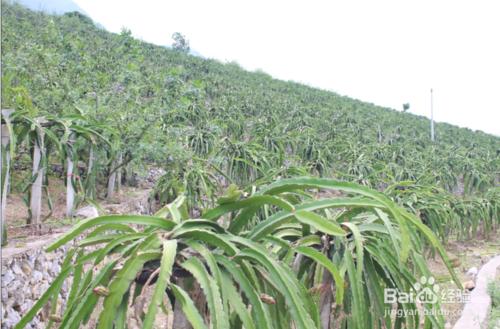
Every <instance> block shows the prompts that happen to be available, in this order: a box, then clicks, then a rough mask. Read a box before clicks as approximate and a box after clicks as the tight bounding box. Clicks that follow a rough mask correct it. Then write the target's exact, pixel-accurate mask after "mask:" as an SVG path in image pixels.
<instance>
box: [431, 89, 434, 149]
mask: <svg viewBox="0 0 500 329" xmlns="http://www.w3.org/2000/svg"><path fill="white" fill-rule="evenodd" d="M432 96H433V95H432V88H431V140H432V141H433V142H434V104H433V99H432Z"/></svg>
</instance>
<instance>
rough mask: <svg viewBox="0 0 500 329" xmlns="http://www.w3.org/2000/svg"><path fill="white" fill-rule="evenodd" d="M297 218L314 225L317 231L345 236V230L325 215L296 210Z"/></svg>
mask: <svg viewBox="0 0 500 329" xmlns="http://www.w3.org/2000/svg"><path fill="white" fill-rule="evenodd" d="M295 218H297V220H298V221H299V222H301V223H302V224H305V225H310V226H311V227H314V228H315V229H316V230H317V231H319V232H322V233H326V234H329V235H333V236H345V235H346V233H345V232H344V230H343V229H342V228H341V227H340V225H338V224H337V223H336V222H334V221H330V220H328V219H326V218H325V217H323V216H320V215H318V214H315V213H313V212H311V211H306V210H299V211H297V212H295Z"/></svg>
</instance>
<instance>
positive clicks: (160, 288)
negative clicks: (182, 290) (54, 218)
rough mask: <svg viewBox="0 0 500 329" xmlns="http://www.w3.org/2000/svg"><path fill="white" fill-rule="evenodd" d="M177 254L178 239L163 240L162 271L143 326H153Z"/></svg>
mask: <svg viewBox="0 0 500 329" xmlns="http://www.w3.org/2000/svg"><path fill="white" fill-rule="evenodd" d="M176 254H177V241H176V240H167V241H165V242H163V255H162V258H161V265H160V273H158V280H157V281H156V285H155V290H154V293H153V296H152V297H151V301H150V304H149V308H148V312H147V313H146V317H145V318H144V322H143V324H142V327H143V328H144V329H146V328H153V325H154V320H155V317H156V312H157V310H158V307H159V306H160V304H161V303H162V301H163V297H164V295H165V289H166V288H167V284H168V282H169V281H170V276H171V275H172V267H173V265H174V261H175V256H176Z"/></svg>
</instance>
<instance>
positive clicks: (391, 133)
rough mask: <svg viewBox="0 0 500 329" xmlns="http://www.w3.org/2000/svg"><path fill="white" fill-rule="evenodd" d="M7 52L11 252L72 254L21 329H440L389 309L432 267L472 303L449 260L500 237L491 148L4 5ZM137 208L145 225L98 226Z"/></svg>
mask: <svg viewBox="0 0 500 329" xmlns="http://www.w3.org/2000/svg"><path fill="white" fill-rule="evenodd" d="M1 38H2V48H1V52H2V63H1V65H2V182H3V183H2V214H4V213H6V214H9V216H7V217H5V216H2V227H3V230H2V233H3V234H2V245H3V246H4V247H9V246H13V245H15V244H16V243H19V238H20V237H24V240H23V241H31V240H36V239H38V237H39V236H40V235H43V234H47V233H48V232H49V231H52V230H55V229H56V228H57V229H59V230H62V231H61V232H63V233H62V235H60V236H59V237H58V239H57V240H55V241H53V243H52V244H51V245H50V246H48V248H47V251H48V252H50V251H54V250H56V249H58V248H60V247H62V246H64V245H67V246H69V249H68V250H69V251H68V252H67V253H66V258H65V259H64V261H63V262H62V265H61V269H60V272H59V273H58V275H57V276H56V277H55V279H54V280H53V281H52V282H51V284H50V287H49V288H48V289H47V290H46V291H45V292H44V294H42V295H41V296H40V297H39V298H38V299H37V301H36V302H35V303H33V305H30V306H29V308H28V309H29V310H28V309H26V310H25V311H24V312H21V311H19V312H21V313H22V314H21V313H20V317H21V316H22V319H21V318H20V319H18V320H19V321H18V322H17V324H16V325H15V328H24V327H27V328H28V327H30V325H29V324H30V323H34V322H33V321H42V320H43V321H42V322H44V323H45V324H47V325H48V326H51V327H52V328H83V327H84V324H85V325H87V327H89V328H94V327H95V328H179V329H184V328H217V329H219V328H221V329H226V328H227V329H229V328H231V329H233V328H245V329H252V328H258V329H261V328H283V329H285V328H286V329H290V328H296V329H311V328H349V329H351V328H359V329H365V328H443V327H444V326H445V324H446V323H447V322H450V321H451V320H450V317H448V316H447V315H446V314H444V315H443V313H442V312H439V310H441V307H442V305H441V303H440V302H439V301H437V302H435V303H425V302H422V301H421V300H418V298H417V299H412V300H409V301H401V300H399V299H398V300H393V301H392V302H387V300H386V298H385V297H386V295H385V293H386V291H388V289H389V290H390V289H392V290H390V291H399V292H401V293H408V294H410V293H412V292H415V290H417V292H418V289H417V288H416V285H415V283H418V282H419V280H420V279H421V278H422V277H424V278H430V277H431V276H433V274H434V273H435V269H434V268H432V266H431V265H430V263H431V262H434V261H436V259H439V261H440V262H441V264H442V268H441V270H442V271H444V274H441V276H440V278H436V279H438V280H441V281H439V282H440V283H442V282H446V284H448V285H450V286H453V287H454V289H458V290H459V291H463V288H464V287H463V283H464V280H463V275H464V273H462V272H464V268H462V267H463V266H465V265H463V266H462V265H461V264H460V261H459V260H457V258H456V255H449V251H450V249H449V248H448V251H447V250H446V248H447V247H449V246H450V245H454V246H456V245H460V246H465V247H464V248H465V249H467V248H468V247H467V246H469V243H471V241H472V242H474V241H483V242H485V243H488V241H489V242H492V241H493V243H494V242H495V239H497V238H498V231H497V230H498V225H499V224H500V187H499V183H500V138H499V137H497V136H493V135H488V134H486V133H483V132H480V131H472V130H470V129H465V128H458V127H455V126H452V125H449V124H446V123H437V124H436V126H435V131H436V137H435V141H434V142H432V141H431V140H430V129H429V127H430V125H429V119H427V118H425V117H419V116H415V115H413V114H410V113H403V112H399V111H396V110H393V109H389V108H383V107H380V106H376V105H374V104H370V103H366V102H362V101H359V100H356V99H352V98H349V97H345V96H341V95H338V94H336V93H333V92H330V91H325V90H320V89H315V88H311V87H308V86H306V85H302V84H298V83H295V82H287V81H280V80H277V79H273V78H272V77H271V76H269V75H267V74H265V73H263V72H248V71H245V70H243V69H242V68H241V67H239V66H238V64H236V63H226V64H224V63H221V62H218V61H216V60H211V59H204V58H201V57H196V56H192V55H190V54H188V53H186V52H185V51H183V50H182V49H173V48H167V47H161V46H157V45H153V44H149V43H146V42H143V41H140V40H138V39H135V38H133V37H132V36H131V32H130V31H128V30H126V29H124V30H123V31H122V33H120V34H113V33H110V32H107V31H105V30H104V29H102V28H100V27H97V26H96V25H95V24H94V23H93V22H92V20H91V19H90V18H88V17H86V16H84V15H82V14H80V13H78V12H71V13H66V14H64V15H59V16H55V15H49V14H45V13H42V12H34V11H30V10H28V9H26V8H24V7H22V6H21V5H18V4H12V3H10V2H4V1H3V2H2V35H1ZM152 172H154V173H155V175H153V176H155V178H154V179H150V180H149V183H150V185H149V186H148V187H145V185H147V183H148V175H150V176H151V173H152ZM6 182H7V184H6ZM141 189H143V190H146V189H147V190H146V192H147V193H146V194H147V202H146V203H145V206H144V208H143V209H142V210H140V211H134V210H130V211H129V210H127V211H119V210H117V211H110V210H109V209H111V208H110V207H111V206H110V207H107V206H108V205H110V204H111V205H113V204H115V205H116V204H120V203H121V202H122V201H123V200H126V199H127V193H128V192H130V191H132V190H134V191H137V190H141ZM21 200H24V201H21ZM83 207H84V208H86V209H94V210H95V211H96V212H98V215H100V216H98V217H95V216H90V215H89V216H85V217H89V218H88V219H73V217H75V215H77V213H78V211H79V210H81V209H82V208H83ZM57 209H63V210H60V211H59V210H57ZM61 227H62V229H61ZM23 243H24V242H23ZM493 245H494V244H493ZM469 247H470V246H469ZM494 248H496V251H495V252H493V254H495V253H496V254H498V244H496V245H494ZM431 259H432V260H431ZM461 261H463V260H461ZM457 262H458V264H457ZM465 270H468V268H465ZM30 273H31V272H30ZM433 280H434V278H433ZM65 281H67V283H65V285H68V295H67V297H65V299H64V303H62V302H61V301H59V302H58V299H60V297H59V296H60V291H61V289H62V287H63V282H65ZM433 283H434V281H433V282H432V283H431V284H433ZM423 284H424V282H422V285H423ZM419 285H420V284H419ZM419 287H420V286H419ZM7 297H8V296H7ZM7 297H6V298H7ZM3 298H4V295H3V294H2V299H3ZM46 305H47V306H46ZM58 305H59V306H58ZM9 307H11V308H12V310H14V308H15V310H16V312H18V309H22V307H21V306H19V307H18V306H16V305H14V304H12V305H10V306H9V305H7V308H9ZM45 309H48V310H49V311H48V316H46V317H45V319H42V318H41V315H40V314H41V313H43V312H45V311H44V310H45ZM424 311H425V312H424ZM3 312H4V313H5V314H7V312H8V310H7V309H6V310H4V311H3ZM401 314H404V315H401ZM2 318H5V315H4V314H2ZM37 319H38V320H37ZM40 319H42V320H40ZM454 320H456V318H455V319H454Z"/></svg>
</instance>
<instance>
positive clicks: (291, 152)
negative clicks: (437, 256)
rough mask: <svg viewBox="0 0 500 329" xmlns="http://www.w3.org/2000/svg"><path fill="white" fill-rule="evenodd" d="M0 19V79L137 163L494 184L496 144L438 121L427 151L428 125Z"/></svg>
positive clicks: (125, 41) (83, 34)
mask: <svg viewBox="0 0 500 329" xmlns="http://www.w3.org/2000/svg"><path fill="white" fill-rule="evenodd" d="M2 10H3V13H2V18H3V20H2V25H3V26H2V30H3V33H2V58H3V60H2V72H3V75H4V77H11V80H10V81H11V83H12V84H13V85H15V86H21V87H23V88H26V90H27V91H28V92H29V94H30V95H31V98H32V100H33V104H34V105H35V107H36V108H37V109H38V110H39V111H40V113H41V114H43V113H52V114H57V115H68V114H73V113H75V111H76V108H78V109H79V111H80V113H83V114H84V115H85V116H88V117H91V118H93V119H95V120H98V121H99V122H100V123H102V124H104V125H107V126H109V127H112V128H114V129H116V131H118V132H119V133H118V134H116V135H115V136H117V137H116V138H117V143H118V144H120V148H121V150H120V153H121V154H122V155H123V156H124V157H125V159H126V160H127V161H128V163H130V164H132V165H133V164H136V165H138V164H140V163H141V162H143V161H147V162H150V163H157V164H159V165H161V166H163V167H168V166H174V165H173V164H171V162H172V161H170V160H172V159H173V160H175V161H173V162H183V161H189V159H192V157H193V156H195V155H196V156H198V157H200V158H201V159H204V161H209V162H210V163H216V164H217V165H218V166H219V167H220V168H219V169H221V170H222V171H223V172H224V173H225V174H226V175H228V176H229V177H230V178H231V179H232V180H234V181H235V182H236V183H238V184H242V185H245V184H248V183H250V182H252V181H255V180H256V179H259V178H262V177H264V176H266V174H269V173H270V172H272V171H273V170H275V169H277V168H290V167H300V168H302V169H304V170H306V171H308V172H310V173H312V174H316V175H322V176H333V177H337V178H341V179H346V180H351V181H357V182H360V183H362V184H366V185H370V186H373V187H377V188H383V187H384V186H387V185H388V184H392V183H394V182H398V181H402V180H413V181H417V182H418V183H421V184H436V185H438V186H441V187H443V188H446V189H448V190H450V191H458V190H460V189H461V188H462V187H461V185H462V183H463V184H465V186H464V188H465V190H466V193H475V192H481V191H485V190H487V189H488V188H489V187H492V186H494V185H495V182H496V180H498V176H499V171H500V170H499V150H500V138H497V137H495V136H491V135H487V134H484V133H482V132H472V131H471V130H469V129H462V128H457V127H454V126H452V125H448V124H444V123H438V124H437V125H436V134H437V141H436V143H431V142H430V140H429V121H428V119H426V118H423V117H418V116H415V115H412V114H407V113H400V112H397V111H394V110H390V109H387V108H382V107H379V106H375V105H373V104H370V103H366V102H361V101H357V100H354V99H350V98H348V97H343V96H339V95H337V94H335V93H332V92H327V91H323V90H319V89H314V88H310V87H307V86H304V85H301V84H298V83H293V82H285V81H279V80H276V79H272V78H271V77H270V76H268V75H266V74H265V73H251V72H247V71H244V70H242V69H241V68H240V67H239V66H238V65H237V64H234V63H232V64H222V63H220V62H218V61H215V60H207V59H202V58H198V57H195V56H190V55H186V54H182V53H179V52H175V51H173V50H171V49H165V48H164V47H159V46H155V45H152V44H148V43H144V42H141V41H139V40H136V39H134V38H132V37H131V35H130V34H129V33H128V32H126V31H124V32H123V33H122V34H119V35H118V34H112V33H108V32H106V31H104V30H102V29H100V28H97V27H96V26H95V25H94V24H93V23H92V21H91V20H90V19H88V18H86V17H85V16H83V15H76V14H65V15H62V16H51V15H47V14H44V13H36V12H32V11H30V10H27V9H24V8H23V7H21V6H19V5H9V4H6V3H4V4H3V9H2ZM2 101H3V102H4V103H5V106H7V102H8V101H4V100H2ZM82 156H83V157H85V154H83V155H82ZM100 156H101V157H102V159H103V163H108V162H109V157H110V156H112V155H109V154H107V153H106V152H104V151H103V153H102V154H101V155H100ZM169 159H170V160H169ZM169 161H170V162H169ZM166 163H168V165H166ZM203 166H204V165H203ZM176 170H181V169H179V168H177V169H176ZM182 170H185V168H182Z"/></svg>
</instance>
